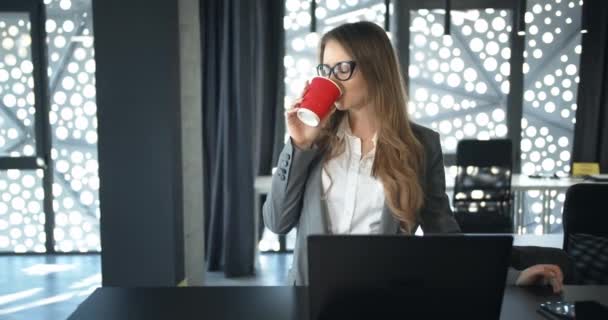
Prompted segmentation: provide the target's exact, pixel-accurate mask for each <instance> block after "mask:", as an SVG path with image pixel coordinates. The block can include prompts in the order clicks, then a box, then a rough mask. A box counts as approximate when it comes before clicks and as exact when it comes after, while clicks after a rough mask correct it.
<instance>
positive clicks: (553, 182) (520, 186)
mask: <svg viewBox="0 0 608 320" xmlns="http://www.w3.org/2000/svg"><path fill="white" fill-rule="evenodd" d="M583 182H586V181H585V180H583V179H581V178H571V177H568V178H561V179H550V178H530V177H528V176H526V175H522V174H514V175H513V177H512V179H511V187H512V188H513V190H516V191H531V190H557V191H565V190H567V189H568V188H569V187H570V186H572V185H574V184H577V183H583ZM589 183H593V182H589ZM271 185H272V176H259V177H257V178H256V179H255V183H254V189H255V191H256V192H257V193H258V194H267V193H268V192H270V187H271ZM446 189H447V190H448V191H450V190H453V189H454V179H453V178H451V177H447V178H446Z"/></svg>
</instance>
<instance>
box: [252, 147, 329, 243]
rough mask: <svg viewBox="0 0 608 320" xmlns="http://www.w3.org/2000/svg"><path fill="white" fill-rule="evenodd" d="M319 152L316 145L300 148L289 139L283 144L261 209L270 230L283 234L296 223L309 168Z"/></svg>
mask: <svg viewBox="0 0 608 320" xmlns="http://www.w3.org/2000/svg"><path fill="white" fill-rule="evenodd" d="M319 153H320V152H319V150H318V149H317V148H316V147H313V148H312V149H308V150H300V149H298V148H297V147H296V146H295V145H293V144H292V142H291V139H290V140H289V141H288V142H287V143H286V144H285V147H284V148H283V151H281V154H280V156H279V164H278V167H277V170H276V172H275V174H274V175H273V176H272V185H271V188H270V193H269V194H268V196H267V197H266V202H265V203H264V207H263V209H262V213H263V216H264V224H265V225H266V227H267V228H268V229H270V231H272V232H274V233H278V234H285V233H288V232H289V231H290V230H291V229H292V228H293V227H294V226H295V225H296V224H297V223H298V221H299V219H300V211H301V210H302V195H303V193H304V188H305V186H306V181H307V180H308V172H309V168H310V165H311V163H312V162H313V160H314V159H316V158H317V156H318V155H319Z"/></svg>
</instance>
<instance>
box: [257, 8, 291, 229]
mask: <svg viewBox="0 0 608 320" xmlns="http://www.w3.org/2000/svg"><path fill="white" fill-rule="evenodd" d="M257 4H258V5H257V6H256V16H257V21H258V23H257V24H256V28H258V32H257V37H258V38H257V41H256V42H257V43H260V44H265V45H259V46H257V47H256V50H255V53H256V63H255V74H256V82H255V95H256V104H255V107H256V111H255V114H254V117H255V127H254V146H255V148H254V150H253V155H254V170H255V172H256V175H258V176H263V175H270V174H272V172H271V171H272V167H274V166H276V163H277V161H278V159H279V154H280V153H281V150H282V149H283V145H284V143H285V139H284V135H285V120H284V119H285V117H284V111H285V108H284V97H285V84H284V78H285V74H284V70H285V68H284V66H283V57H284V56H285V33H284V29H283V16H284V8H285V1H284V0H271V1H264V0H259V1H257ZM264 198H265V197H264ZM263 200H264V199H263ZM263 203H264V201H260V206H261V205H262V204H263ZM259 212H260V213H261V212H262V210H261V208H260V210H259ZM258 221H259V225H258V236H259V238H261V237H262V232H263V231H264V223H263V221H262V217H259V220H258ZM259 238H258V239H259Z"/></svg>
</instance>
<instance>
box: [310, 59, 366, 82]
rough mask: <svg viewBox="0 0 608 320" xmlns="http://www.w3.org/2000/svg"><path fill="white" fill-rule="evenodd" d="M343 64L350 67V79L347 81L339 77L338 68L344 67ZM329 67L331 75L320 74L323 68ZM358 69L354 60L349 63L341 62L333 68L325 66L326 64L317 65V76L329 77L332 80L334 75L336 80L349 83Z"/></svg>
mask: <svg viewBox="0 0 608 320" xmlns="http://www.w3.org/2000/svg"><path fill="white" fill-rule="evenodd" d="M343 63H346V64H348V65H349V66H350V74H349V75H348V77H347V78H346V79H340V77H339V76H338V74H340V73H339V72H336V70H337V69H336V68H338V67H339V66H340V65H342V64H343ZM325 67H327V68H328V69H329V74H328V75H327V76H325V75H322V74H321V73H320V70H321V68H325ZM356 67H357V62H356V61H353V60H348V61H340V62H338V63H336V64H335V65H334V66H333V67H331V66H330V65H328V64H324V63H320V64H318V65H317V68H316V69H317V75H318V76H321V77H327V78H330V77H331V75H332V73H333V74H334V76H336V79H338V80H340V81H348V80H350V79H351V78H352V77H353V74H354V73H355V68H356Z"/></svg>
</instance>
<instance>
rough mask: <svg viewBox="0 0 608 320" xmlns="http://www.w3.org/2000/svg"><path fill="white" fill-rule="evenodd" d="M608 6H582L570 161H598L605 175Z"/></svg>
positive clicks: (596, 2) (595, 0)
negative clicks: (583, 29) (580, 44)
mask: <svg viewBox="0 0 608 320" xmlns="http://www.w3.org/2000/svg"><path fill="white" fill-rule="evenodd" d="M606 21H608V3H607V2H606V1H602V0H588V1H585V3H584V5H583V28H585V29H587V30H588V33H587V34H584V35H583V41H582V42H583V43H582V48H583V51H582V53H581V62H580V73H579V76H580V81H579V85H578V98H577V106H578V108H577V110H576V125H575V129H574V148H573V157H572V159H573V160H572V161H573V162H599V163H600V170H601V172H603V173H608V24H606Z"/></svg>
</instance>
